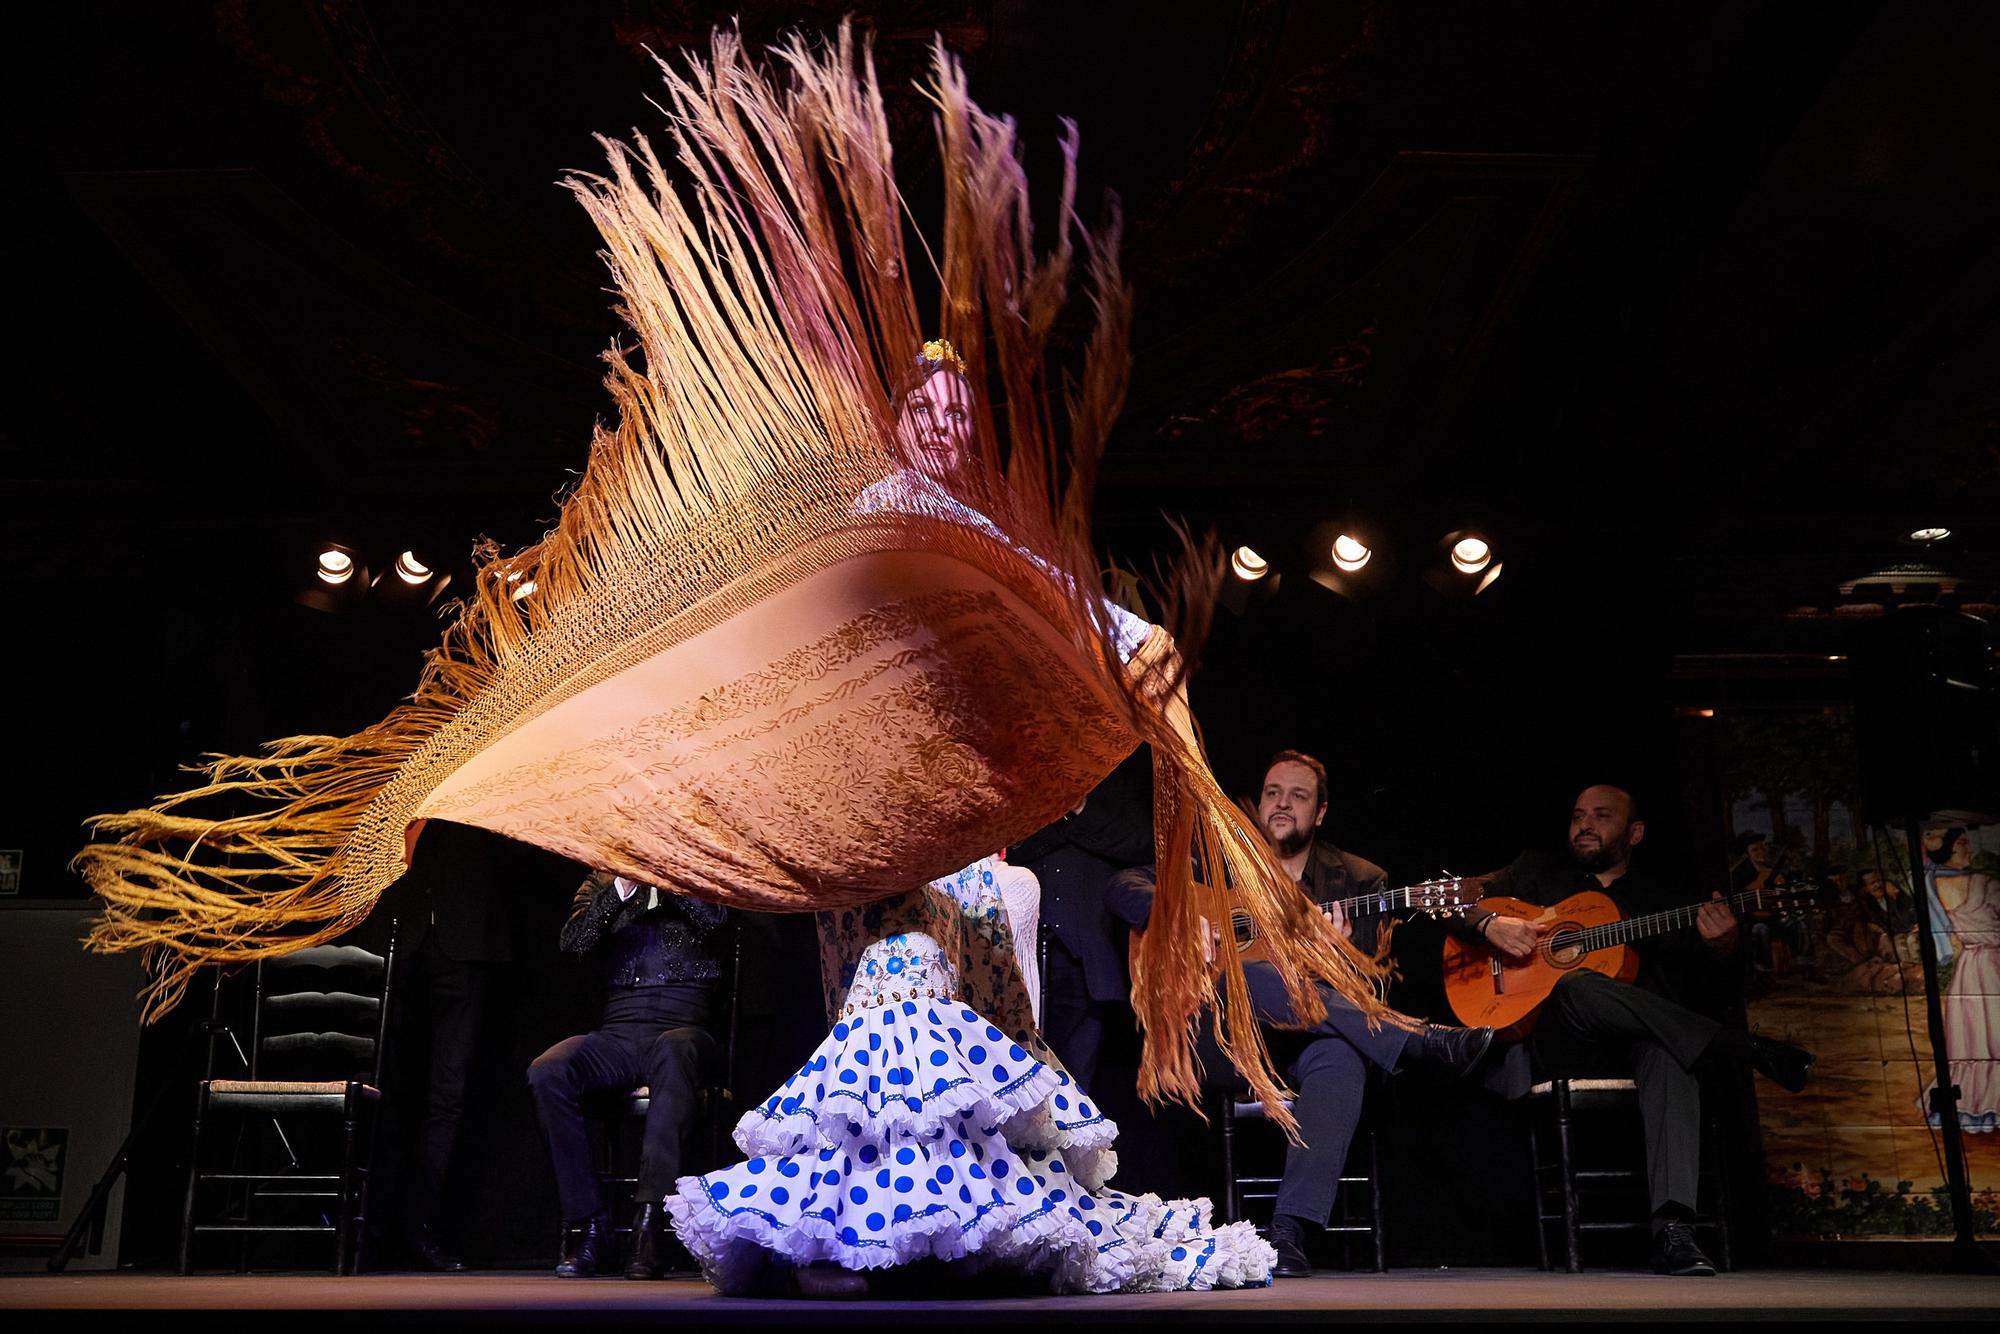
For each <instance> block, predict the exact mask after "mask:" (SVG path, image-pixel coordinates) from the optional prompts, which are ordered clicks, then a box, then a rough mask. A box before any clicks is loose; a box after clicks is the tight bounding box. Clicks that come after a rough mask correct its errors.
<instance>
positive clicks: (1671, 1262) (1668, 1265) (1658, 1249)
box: [1653, 1223, 1715, 1278]
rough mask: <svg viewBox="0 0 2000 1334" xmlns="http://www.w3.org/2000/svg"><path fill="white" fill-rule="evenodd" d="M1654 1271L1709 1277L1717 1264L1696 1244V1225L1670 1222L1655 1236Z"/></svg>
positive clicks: (1687, 1276) (1689, 1276) (1690, 1276)
mask: <svg viewBox="0 0 2000 1334" xmlns="http://www.w3.org/2000/svg"><path fill="white" fill-rule="evenodd" d="M1653 1272H1654V1273H1657V1274H1673V1275H1675V1276H1677V1277H1682V1278H1707V1277H1709V1276H1711V1275H1713V1274H1714V1273H1715V1265H1714V1264H1713V1263H1711V1262H1710V1261H1709V1258H1708V1257H1707V1256H1706V1255H1703V1254H1702V1253H1701V1247H1699V1246H1697V1245H1695V1244H1694V1227H1693V1226H1692V1225H1691V1224H1688V1223H1668V1224H1667V1225H1666V1226H1665V1227H1662V1228H1661V1229H1660V1235H1659V1236H1657V1237H1655V1238H1653Z"/></svg>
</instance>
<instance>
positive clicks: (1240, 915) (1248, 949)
mask: <svg viewBox="0 0 2000 1334" xmlns="http://www.w3.org/2000/svg"><path fill="white" fill-rule="evenodd" d="M1481 883H1483V882H1481V881H1478V880H1473V879H1468V878H1467V877H1464V876H1442V877H1440V878H1438V879H1436V880H1423V881H1419V882H1418V883H1416V884H1414V885H1403V886H1400V887H1398V888H1396V889H1381V890H1377V891H1375V892H1374V893H1373V894H1356V895H1354V896H1353V897H1351V898H1345V899H1334V900H1330V901H1328V902H1326V903H1314V904H1313V905H1312V906H1313V907H1315V908H1317V909H1319V911H1320V914H1321V915H1322V916H1325V917H1331V916H1332V915H1333V906H1334V904H1335V903H1338V904H1339V905H1340V910H1341V912H1343V913H1345V914H1346V916H1347V918H1348V920H1350V921H1352V920H1354V919H1356V918H1360V917H1374V916H1378V915H1380V914H1382V913H1391V912H1420V913H1425V914H1427V915H1429V916H1431V917H1445V916H1449V915H1451V914H1454V913H1462V912H1464V911H1465V910H1466V909H1467V908H1469V907H1471V906H1472V904H1473V903H1474V901H1475V900H1477V899H1478V897H1479V886H1480V884H1481ZM1216 934H1218V935H1219V934H1220V933H1216ZM1229 934H1230V937H1231V939H1232V940H1233V941H1234V942H1235V945H1236V952H1237V953H1238V954H1240V955H1242V956H1243V962H1245V963H1269V962H1270V961H1271V947H1270V945H1269V943H1268V942H1266V941H1265V940H1264V938H1263V935H1264V933H1263V931H1262V929H1261V928H1259V927H1258V925H1257V923H1256V920H1255V919H1254V918H1252V917H1251V916H1250V913H1249V911H1248V910H1247V909H1243V908H1232V909H1230V911H1229ZM1145 935H1146V933H1145V932H1144V931H1134V932H1133V933H1132V936H1131V940H1130V942H1129V945H1128V951H1129V962H1130V964H1131V967H1132V975H1133V976H1134V977H1135V978H1136V977H1137V976H1138V970H1139V942H1140V941H1141V940H1143V939H1144V938H1145Z"/></svg>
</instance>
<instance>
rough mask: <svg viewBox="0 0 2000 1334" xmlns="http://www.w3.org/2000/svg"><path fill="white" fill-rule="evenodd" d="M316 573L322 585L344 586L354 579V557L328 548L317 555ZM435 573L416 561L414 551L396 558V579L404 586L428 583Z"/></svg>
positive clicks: (336, 548)
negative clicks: (317, 568) (317, 565)
mask: <svg viewBox="0 0 2000 1334" xmlns="http://www.w3.org/2000/svg"><path fill="white" fill-rule="evenodd" d="M318 573H319V580H320V582H321V583H323V584H333V585H335V586H338V585H340V584H344V583H346V582H347V581H348V580H349V579H352V578H353V577H354V557H353V556H352V555H350V554H349V553H347V552H345V551H342V550H341V549H340V548H339V547H328V548H327V549H326V550H324V551H322V552H320V553H319V570H318ZM435 573H437V572H436V571H435V570H433V569H431V567H430V566H428V565H426V564H424V563H423V562H422V561H420V560H418V559H417V554H416V553H415V552H414V551H405V552H404V553H403V554H402V555H400V556H398V557H396V577H397V578H398V579H401V580H402V581H403V582H404V583H406V584H410V585H413V586H414V585H416V584H422V583H428V582H429V581H430V577H431V576H432V575H433V574H435Z"/></svg>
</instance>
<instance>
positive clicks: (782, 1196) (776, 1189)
mask: <svg viewBox="0 0 2000 1334" xmlns="http://www.w3.org/2000/svg"><path fill="white" fill-rule="evenodd" d="M791 1198H792V1193H791V1192H790V1191H788V1190H786V1189H785V1188H784V1187H783V1186H773V1187H771V1203H773V1204H783V1203H785V1202H786V1201H787V1200H789V1199H791Z"/></svg>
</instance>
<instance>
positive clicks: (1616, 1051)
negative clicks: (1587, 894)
mask: <svg viewBox="0 0 2000 1334" xmlns="http://www.w3.org/2000/svg"><path fill="white" fill-rule="evenodd" d="M1645 836H1646V822H1645V821H1644V820H1643V819H1641V818H1640V813H1639V810H1638V807H1637V804H1636V803H1635V802H1634V800H1633V797H1632V794H1631V793H1630V792H1628V791H1626V790H1625V789H1624V788H1620V787H1613V786H1611V785H1609V784H1604V783H1600V784H1597V785H1595V786H1593V787H1588V788H1585V789H1584V790H1583V792H1582V794H1581V795H1579V796H1578V797H1577V799H1576V804H1575V807H1574V809H1573V810H1572V811H1571V812H1570V818H1569V853H1568V855H1567V856H1566V857H1564V856H1551V855H1548V854H1542V853H1532V852H1531V853H1526V854H1523V855H1522V856H1521V857H1520V858H1518V859H1516V860H1515V862H1514V863H1513V864H1512V865H1511V866H1509V867H1507V868H1506V869H1505V870H1503V871H1499V872H1497V873H1495V874H1494V875H1493V876H1492V877H1491V878H1490V879H1489V880H1488V882H1487V885H1486V892H1487V893H1488V894H1489V895H1493V896H1499V897H1507V898H1514V899H1521V900H1524V901H1526V902H1529V903H1536V904H1543V905H1554V904H1556V903H1559V902H1561V901H1562V900H1563V899H1566V898H1568V897H1569V896H1570V895H1572V894H1576V893H1578V892H1580V891H1584V890H1598V891H1601V892H1603V893H1605V894H1607V895H1609V896H1610V897H1611V899H1612V901H1613V902H1614V903H1616V904H1617V905H1618V910H1619V912H1620V914H1621V915H1622V916H1624V917H1627V918H1629V917H1636V916H1640V915H1643V914H1645V913H1648V912H1653V911H1656V910H1660V909H1665V908H1671V907H1678V906H1680V903H1679V901H1678V898H1677V896H1675V895H1674V894H1673V893H1672V891H1671V890H1670V889H1669V887H1667V886H1666V885H1664V884H1662V883H1660V882H1659V881H1658V880H1657V879H1656V878H1654V877H1652V876H1649V875H1648V874H1647V873H1646V872H1645V871H1644V870H1643V869H1634V867H1633V865H1632V854H1633V851H1634V849H1636V848H1637V847H1638V846H1639V844H1640V842H1641V841H1642V840H1643V839H1644V838H1645ZM1685 897H1688V896H1685V895H1683V896H1679V898H1685ZM1453 929H1454V930H1456V931H1459V932H1461V933H1464V934H1466V935H1467V936H1469V937H1477V938H1479V939H1480V940H1481V941H1482V942H1483V943H1484V944H1486V945H1487V946H1489V947H1491V948H1492V949H1494V950H1496V951H1498V952H1499V953H1501V954H1503V955H1506V956H1507V957H1509V958H1511V959H1526V958H1528V957H1530V956H1532V955H1533V954H1534V952H1535V947H1536V943H1537V941H1538V939H1539V938H1540V935H1541V933H1542V932H1543V931H1544V930H1546V929H1547V928H1546V924H1541V925H1538V924H1537V923H1535V922H1532V921H1527V920H1523V919H1521V918H1518V917H1509V916H1502V915H1499V914H1495V913H1488V912H1481V911H1477V910H1475V911H1473V912H1471V913H1468V914H1467V915H1466V916H1465V917H1464V918H1463V919H1462V920H1461V922H1460V923H1459V924H1458V925H1457V926H1455V927H1454V928H1453ZM1742 944H1743V940H1742V931H1741V928H1740V924H1739V922H1738V920H1737V917H1736V915H1735V913H1734V912H1732V911H1731V910H1730V907H1729V904H1728V903H1727V902H1726V901H1724V900H1723V898H1722V895H1721V894H1716V895H1715V896H1714V898H1713V900H1712V901H1711V902H1709V903H1706V904H1703V905H1702V906H1701V909H1700V911H1699V912H1698V914H1697V916H1696V918H1695V922H1694V925H1693V926H1692V927H1687V928H1682V929H1680V930H1677V931H1672V932H1668V933H1666V934H1663V935H1658V936H1654V937H1653V938H1651V939H1648V940H1640V941H1637V942H1635V943H1634V944H1633V945H1632V946H1631V948H1632V949H1634V950H1635V951H1637V953H1638V956H1639V972H1638V976H1637V977H1636V978H1635V979H1634V980H1633V981H1632V982H1630V983H1626V982H1620V981H1618V980H1616V979H1613V978H1610V977H1606V976H1604V975H1603V974H1601V973H1595V972H1591V971H1590V970H1588V969H1585V968H1578V969H1575V970H1574V971H1571V972H1569V973H1566V974H1564V976H1563V978H1562V980H1561V981H1559V982H1558V983H1556V986H1555V989H1554V991H1553V992H1552V993H1551V994H1550V996H1549V999H1548V1001H1547V1002H1546V1003H1545V1004H1544V1005H1543V1006H1542V1007H1541V1010H1540V1012H1539V1015H1538V1016H1537V1018H1536V1021H1535V1028H1534V1031H1533V1034H1532V1036H1531V1038H1530V1041H1529V1042H1528V1044H1527V1051H1528V1053H1530V1054H1531V1055H1532V1056H1533V1060H1534V1064H1535V1065H1537V1066H1539V1067H1540V1069H1541V1071H1542V1072H1543V1074H1544V1076H1545V1077H1546V1076H1564V1077H1580V1076H1586V1075H1597V1076H1603V1075H1611V1074H1621V1075H1627V1076H1629V1077H1630V1078H1631V1079H1632V1080H1633V1081H1634V1082H1636V1083H1637V1084H1638V1086H1639V1112H1640V1117H1641V1119H1642V1122H1643V1125H1644V1127H1645V1134H1646V1176H1647V1185H1648V1188H1649V1190H1650V1193H1651V1196H1652V1203H1653V1235H1654V1242H1653V1264H1654V1268H1655V1269H1657V1270H1658V1271H1659V1272H1661V1273H1666V1274H1713V1273H1714V1272H1715V1266H1714V1265H1713V1264H1711V1263H1710V1262H1709V1260H1708V1257H1707V1256H1705V1255H1703V1254H1702V1252H1701V1249H1700V1248H1699V1247H1698V1246H1697V1245H1696V1244H1695V1240H1694V1231H1693V1227H1692V1223H1693V1220H1694V1203H1695V1182H1696V1174H1697V1172H1698V1171H1699V1167H1700V1152H1701V1089H1700V1084H1699V1082H1698V1080H1697V1078H1696V1069H1697V1067H1698V1066H1699V1065H1700V1064H1701V1063H1702V1062H1703V1061H1704V1060H1708V1059H1720V1060H1725V1061H1731V1062H1734V1063H1738V1064H1740V1065H1745V1066H1748V1067H1750V1068H1752V1069H1755V1070H1757V1071H1759V1072H1760V1073H1762V1074H1764V1075H1765V1076H1767V1077H1768V1078H1770V1079H1773V1080H1775V1081H1776V1082H1777V1083H1779V1084H1780V1085H1782V1086H1783V1087H1785V1088H1786V1089H1789V1090H1791V1091H1793V1092H1797V1091H1798V1090H1799V1089H1800V1088H1802V1087H1803V1086H1804V1084H1805V1080H1806V1075H1807V1072H1808V1070H1809V1069H1810V1068H1811V1065H1812V1056H1811V1054H1810V1053H1808V1052H1806V1051H1804V1050H1803V1049H1801V1048H1798V1047H1794V1046H1792V1045H1791V1044H1789V1043H1783V1042H1776V1041H1773V1040H1771V1039H1769V1038H1764V1037H1759V1036H1756V1035H1753V1034H1750V1033H1746V1032H1744V1031H1743V1030H1742V1028H1741V1026H1740V1018H1737V1017H1739V1016H1740V1015H1741V991H1742V986H1741V963H1742ZM1730 1018H1737V1022H1736V1023H1733V1024H1731V1023H1725V1022H1724V1020H1725V1019H1730ZM1526 1067H1527V1063H1526V1062H1525V1061H1517V1060H1516V1059H1514V1058H1513V1054H1512V1053H1510V1059H1509V1061H1508V1062H1507V1063H1506V1066H1505V1069H1504V1072H1503V1073H1504V1074H1505V1075H1507V1076H1509V1077H1510V1080H1509V1082H1511V1085H1512V1086H1511V1087H1502V1088H1498V1089H1497V1090H1496V1091H1498V1092H1501V1093H1503V1094H1506V1095H1510V1096H1516V1097H1518V1096H1520V1095H1521V1094H1523V1093H1525V1092H1526V1091H1527V1086H1528V1082H1529V1081H1530V1080H1531V1079H1532V1078H1533V1076H1532V1075H1531V1074H1529V1072H1528V1070H1527V1068H1526Z"/></svg>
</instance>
